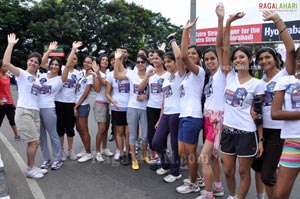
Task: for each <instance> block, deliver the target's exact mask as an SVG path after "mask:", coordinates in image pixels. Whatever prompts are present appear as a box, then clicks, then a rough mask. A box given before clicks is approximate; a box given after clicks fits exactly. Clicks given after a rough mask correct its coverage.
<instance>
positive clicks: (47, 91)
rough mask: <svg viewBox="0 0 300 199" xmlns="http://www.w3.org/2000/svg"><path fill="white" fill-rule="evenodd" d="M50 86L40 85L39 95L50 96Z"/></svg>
mask: <svg viewBox="0 0 300 199" xmlns="http://www.w3.org/2000/svg"><path fill="white" fill-rule="evenodd" d="M51 89H52V86H51V85H42V86H41V88H40V94H44V95H50V94H51Z"/></svg>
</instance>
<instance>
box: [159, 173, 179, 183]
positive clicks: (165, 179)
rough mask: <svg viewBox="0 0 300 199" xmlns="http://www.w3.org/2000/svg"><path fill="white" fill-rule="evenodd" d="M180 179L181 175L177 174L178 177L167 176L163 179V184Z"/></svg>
mask: <svg viewBox="0 0 300 199" xmlns="http://www.w3.org/2000/svg"><path fill="white" fill-rule="evenodd" d="M181 177H182V175H181V174H179V175H178V176H173V175H171V174H169V175H167V176H166V177H164V178H163V180H164V181H165V182H168V183H169V182H175V181H176V180H178V179H180V178H181Z"/></svg>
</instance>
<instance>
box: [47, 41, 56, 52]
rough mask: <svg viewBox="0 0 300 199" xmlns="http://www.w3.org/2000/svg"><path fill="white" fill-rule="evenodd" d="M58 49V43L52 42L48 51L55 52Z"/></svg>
mask: <svg viewBox="0 0 300 199" xmlns="http://www.w3.org/2000/svg"><path fill="white" fill-rule="evenodd" d="M57 47H58V43H57V41H52V42H50V44H49V48H48V50H49V51H53V50H55V49H56V48H57Z"/></svg>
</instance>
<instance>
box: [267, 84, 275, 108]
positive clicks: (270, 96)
mask: <svg viewBox="0 0 300 199" xmlns="http://www.w3.org/2000/svg"><path fill="white" fill-rule="evenodd" d="M275 85H276V82H274V81H272V82H270V83H269V84H267V86H266V88H267V89H266V91H265V96H264V105H265V106H271V105H272V102H273V98H274V92H273V90H274V87H275Z"/></svg>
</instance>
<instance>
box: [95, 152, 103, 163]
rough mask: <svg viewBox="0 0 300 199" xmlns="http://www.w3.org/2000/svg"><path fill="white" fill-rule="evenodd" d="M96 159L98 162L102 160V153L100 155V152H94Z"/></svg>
mask: <svg viewBox="0 0 300 199" xmlns="http://www.w3.org/2000/svg"><path fill="white" fill-rule="evenodd" d="M96 160H97V161H98V162H104V159H103V157H102V155H101V153H100V152H98V153H97V154H96Z"/></svg>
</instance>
